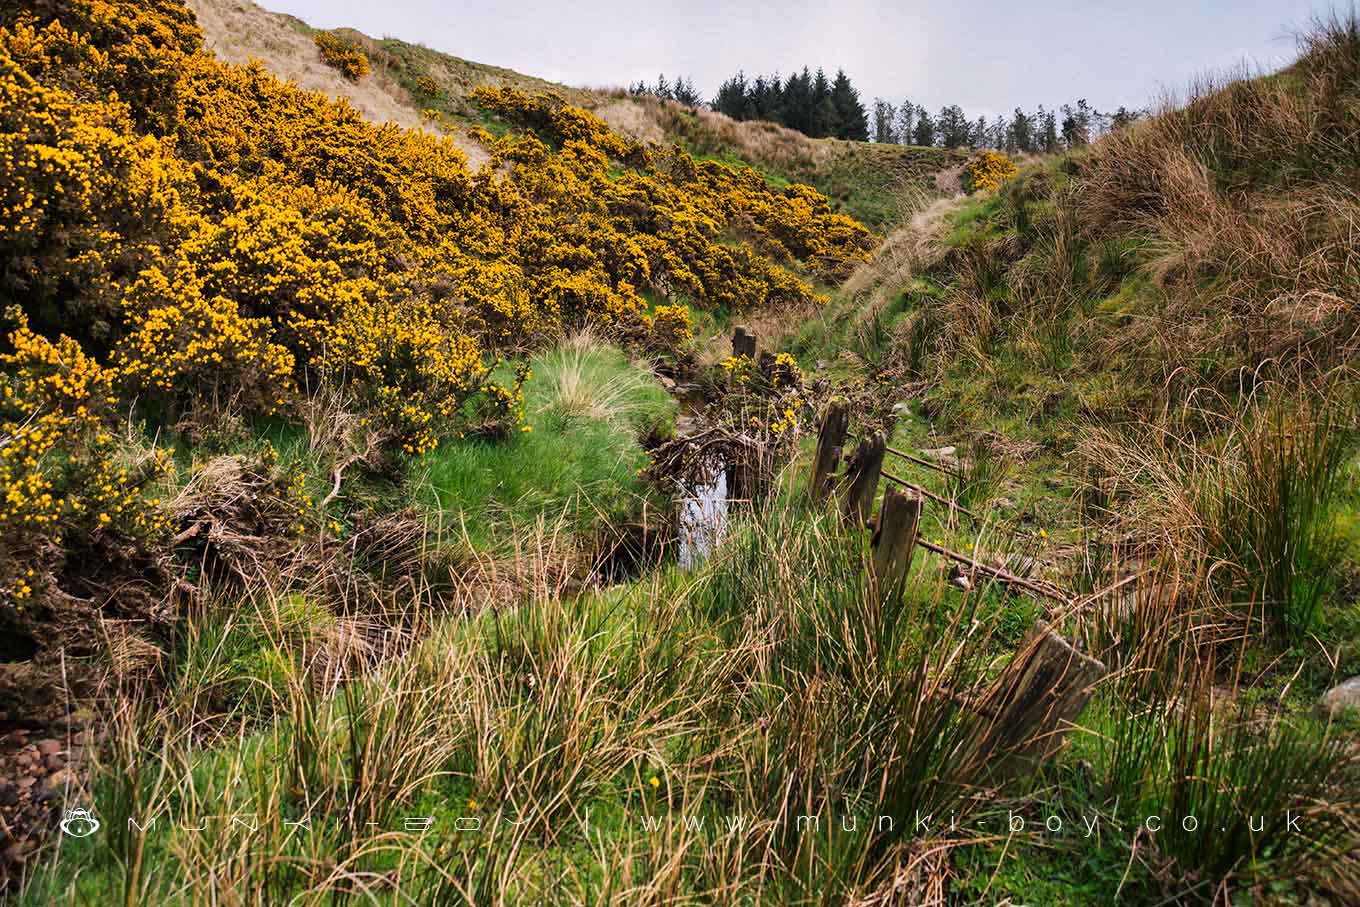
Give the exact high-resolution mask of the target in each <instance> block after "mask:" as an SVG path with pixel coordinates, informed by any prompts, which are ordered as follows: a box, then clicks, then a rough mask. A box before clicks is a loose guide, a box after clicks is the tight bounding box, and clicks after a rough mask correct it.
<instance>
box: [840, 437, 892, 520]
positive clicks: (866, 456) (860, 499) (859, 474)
mask: <svg viewBox="0 0 1360 907" xmlns="http://www.w3.org/2000/svg"><path fill="white" fill-rule="evenodd" d="M887 449H888V439H887V438H885V437H883V432H881V431H880V432H874V434H873V435H871V436H870V437H868V438H865V439H864V440H862V441H860V442H859V447H858V448H856V449H855V454H854V456H853V457H851V458H850V465H849V466H848V467H847V468H846V477H847V478H848V479H849V482H850V488H849V491H848V493H847V494H846V498H845V516H846V519H848V520H850V521H851V522H852V523H857V524H859V525H861V526H862V525H864V523H866V522H867V521H868V519H869V514H871V513H873V510H874V494H875V493H876V492H877V491H878V479H879V475H880V474H881V473H882V472H883V454H884V452H885V451H886V450H887Z"/></svg>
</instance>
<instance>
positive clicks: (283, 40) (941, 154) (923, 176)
mask: <svg viewBox="0 0 1360 907" xmlns="http://www.w3.org/2000/svg"><path fill="white" fill-rule="evenodd" d="M188 5H189V7H190V8H191V9H192V10H193V11H194V14H195V15H196V16H197V18H198V22H199V26H200V27H201V28H202V29H203V32H204V37H205V44H206V46H207V47H208V48H209V49H211V50H213V51H214V52H215V53H217V54H218V55H219V56H220V57H221V58H222V59H224V60H226V61H227V62H231V63H241V64H244V63H246V62H248V61H249V60H251V59H257V60H260V61H261V62H262V63H263V64H264V65H265V67H266V69H268V70H269V71H270V72H272V73H274V74H275V75H278V76H280V77H281V78H285V79H293V80H294V81H296V82H297V83H298V85H299V87H301V88H305V89H308V90H312V91H320V92H323V93H325V94H327V95H329V96H331V97H348V98H349V99H350V100H351V102H352V103H353V104H354V105H355V107H356V108H357V109H358V110H359V111H360V112H361V113H363V114H364V116H366V117H368V118H369V119H370V120H373V121H374V122H389V121H390V122H396V123H400V124H402V125H405V126H418V125H421V124H425V125H427V126H429V127H430V128H435V124H436V123H437V124H438V125H439V126H441V127H442V130H441V131H443V132H445V133H447V134H449V135H452V136H453V137H454V139H455V140H456V141H457V142H458V143H459V145H460V147H462V148H463V149H464V150H465V151H466V152H467V153H468V155H469V157H470V158H471V159H472V160H473V161H474V162H475V163H478V164H480V163H482V162H484V161H485V160H486V159H487V155H486V152H485V151H484V150H483V149H481V148H480V147H479V146H478V144H477V143H476V142H475V141H473V140H471V139H469V138H468V137H467V135H466V129H467V127H469V126H472V125H481V126H485V127H487V128H490V129H491V130H492V132H493V133H498V134H499V133H502V132H504V130H505V129H506V128H508V126H507V123H506V122H505V120H504V119H503V118H501V117H500V116H498V115H497V114H496V113H495V112H494V111H488V110H485V109H484V108H482V107H481V106H480V105H479V104H478V103H477V102H476V99H475V98H474V97H473V92H474V91H475V90H476V89H478V88H483V87H493V88H499V87H510V88H516V89H519V90H521V91H524V92H527V93H529V94H539V93H542V92H552V93H555V94H557V95H560V96H561V97H563V98H565V99H566V100H567V101H568V102H569V103H571V104H575V105H577V106H580V107H583V108H585V109H587V110H590V111H592V112H593V113H595V114H596V115H597V116H599V117H600V118H601V119H602V120H604V121H605V122H606V123H607V124H608V125H609V126H610V128H611V129H613V130H614V131H615V132H618V133H619V134H620V135H623V136H625V137H627V138H629V139H632V140H635V141H640V142H657V143H662V144H667V143H672V142H675V143H679V144H680V145H682V146H683V147H684V148H685V149H686V150H687V151H689V152H690V153H691V154H694V155H696V156H703V157H712V158H716V159H720V160H726V161H729V162H743V163H746V164H749V165H751V166H752V167H755V168H756V169H758V170H760V171H762V172H763V173H764V174H766V176H768V177H771V178H773V179H774V180H775V181H776V182H781V183H788V182H805V183H808V184H809V185H811V186H813V187H814V188H816V189H818V190H819V191H820V192H822V193H823V194H825V195H827V196H828V197H829V198H831V199H832V200H833V201H835V202H836V203H838V205H839V206H840V208H841V210H843V211H845V213H847V214H849V215H850V216H852V217H854V218H855V219H856V220H859V221H861V222H863V223H865V224H867V225H868V226H870V227H872V228H874V229H879V230H881V229H884V228H886V227H888V226H890V225H891V224H893V223H896V222H899V221H900V220H901V219H902V218H903V215H904V209H903V200H904V199H907V200H909V205H910V206H914V205H916V204H917V203H918V201H917V199H919V198H920V197H923V196H925V197H928V196H932V195H935V194H937V190H936V188H935V183H934V175H935V174H936V173H937V172H938V171H940V170H943V169H945V168H948V167H950V166H954V165H957V164H958V163H959V162H960V161H961V160H963V158H964V157H965V154H964V153H963V152H959V151H951V150H946V149H942V148H916V147H910V146H902V145H872V144H869V143H865V142H846V141H840V140H836V139H811V138H808V137H807V136H805V135H803V134H802V133H800V132H797V131H795V130H792V129H786V128H784V127H782V126H779V125H776V124H774V123H763V122H737V121H735V120H732V119H731V118H729V117H726V116H724V115H722V114H718V113H713V112H712V111H708V110H695V109H692V108H687V107H683V106H682V105H679V104H676V103H674V102H662V101H658V100H657V99H655V98H632V97H629V96H628V95H627V94H625V93H624V92H622V91H618V90H588V89H582V88H573V87H568V86H565V85H561V84H558V83H555V82H549V81H546V80H544V79H539V78H536V77H534V76H529V75H525V74H523V73H518V72H515V71H513V70H510V69H505V68H502V67H498V66H492V65H489V64H485V63H476V62H473V61H470V60H465V59H462V58H460V57H455V56H453V55H451V54H447V53H441V52H439V51H436V50H431V49H430V48H427V47H423V46H420V45H416V44H410V43H408V42H405V41H401V40H398V39H395V38H382V39H375V38H371V37H368V36H365V35H363V34H361V33H359V32H356V31H352V30H349V29H343V30H342V33H343V34H344V35H346V36H347V37H351V38H353V39H355V40H356V41H358V42H359V43H360V45H361V46H363V48H364V49H365V52H366V53H367V55H368V57H369V60H370V62H371V64H372V73H371V74H370V75H368V76H365V77H363V78H361V79H359V80H358V81H357V82H350V81H347V80H345V79H344V78H342V77H341V76H340V75H339V73H337V72H336V71H335V70H333V69H331V68H329V67H327V66H326V65H325V64H323V63H322V62H321V61H320V59H319V57H318V55H317V50H316V47H315V45H314V44H313V42H312V36H313V35H314V34H315V30H314V29H312V28H311V27H310V26H308V25H307V24H306V23H304V22H302V21H301V20H299V19H297V18H296V17H293V16H288V15H285V14H282V13H273V12H270V11H268V10H265V9H262V8H261V7H259V6H257V5H256V4H254V3H251V2H250V0H189V3H188ZM431 111H433V112H436V113H437V114H438V116H437V117H436V118H435V119H431V117H430V116H429V115H428V114H429V112H431Z"/></svg>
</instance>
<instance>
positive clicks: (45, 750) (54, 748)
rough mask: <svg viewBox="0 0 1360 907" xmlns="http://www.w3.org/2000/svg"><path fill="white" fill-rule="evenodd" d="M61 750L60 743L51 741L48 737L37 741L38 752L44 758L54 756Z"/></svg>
mask: <svg viewBox="0 0 1360 907" xmlns="http://www.w3.org/2000/svg"><path fill="white" fill-rule="evenodd" d="M61 750H62V746H61V741H59V740H53V739H52V738H51V737H48V738H47V739H45V740H39V741H38V752H40V753H42V754H43V755H44V756H53V755H56V754H57V753H60V752H61Z"/></svg>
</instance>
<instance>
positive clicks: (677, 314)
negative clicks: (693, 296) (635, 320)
mask: <svg viewBox="0 0 1360 907" xmlns="http://www.w3.org/2000/svg"><path fill="white" fill-rule="evenodd" d="M693 336H694V325H693V324H692V323H691V321H690V317H689V308H688V307H687V306H683V305H659V306H657V307H656V311H654V312H653V313H652V337H653V338H654V339H655V341H656V343H657V344H658V345H660V346H661V347H663V348H666V349H675V348H677V347H679V346H681V345H682V344H684V343H686V342H687V341H688V340H689V339H690V338H691V337H693Z"/></svg>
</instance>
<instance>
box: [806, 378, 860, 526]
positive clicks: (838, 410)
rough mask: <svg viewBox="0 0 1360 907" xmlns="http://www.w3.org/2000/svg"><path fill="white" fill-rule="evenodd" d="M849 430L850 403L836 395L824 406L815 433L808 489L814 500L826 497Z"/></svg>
mask: <svg viewBox="0 0 1360 907" xmlns="http://www.w3.org/2000/svg"><path fill="white" fill-rule="evenodd" d="M849 430H850V404H849V403H848V402H847V401H846V399H845V398H844V397H836V398H834V399H832V401H831V403H830V404H829V405H828V406H827V408H826V415H825V416H823V417H822V428H821V431H819V432H818V433H817V453H816V455H815V456H814V457H813V459H812V479H811V481H809V482H808V491H809V492H810V493H811V495H812V499H813V500H814V501H819V500H821V499H822V498H824V497H826V495H827V493H828V492H829V491H830V490H831V477H832V476H834V475H835V474H836V467H837V466H839V465H840V462H841V445H843V444H844V443H845V433H846V432H847V431H849Z"/></svg>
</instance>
